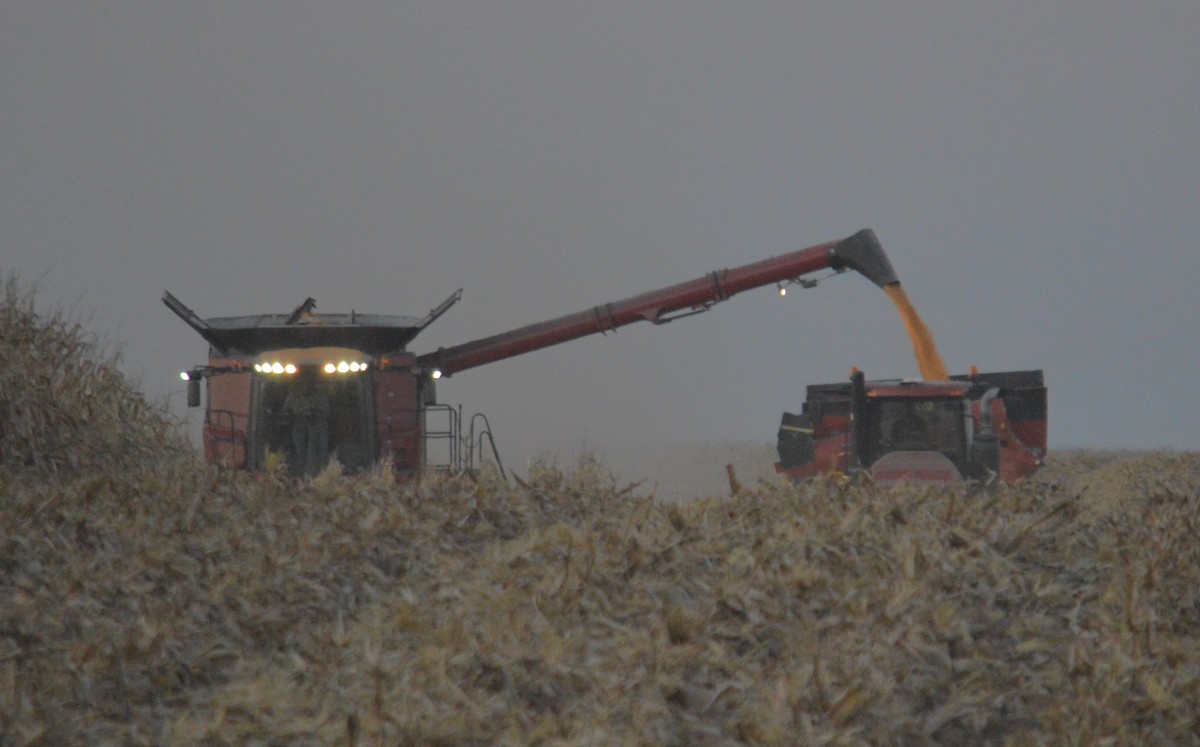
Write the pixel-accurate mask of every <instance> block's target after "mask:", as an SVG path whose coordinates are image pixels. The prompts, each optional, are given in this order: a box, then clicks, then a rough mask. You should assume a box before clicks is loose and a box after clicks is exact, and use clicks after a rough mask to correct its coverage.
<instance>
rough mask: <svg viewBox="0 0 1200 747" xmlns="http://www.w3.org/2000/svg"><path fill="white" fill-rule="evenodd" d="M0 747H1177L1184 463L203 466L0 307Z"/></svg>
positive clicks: (63, 324)
mask: <svg viewBox="0 0 1200 747" xmlns="http://www.w3.org/2000/svg"><path fill="white" fill-rule="evenodd" d="M0 354H3V356H4V357H3V359H2V360H3V361H4V364H3V365H4V368H3V369H0V427H2V431H0V446H2V451H0V744H5V745H58V744H131V745H137V744H147V745H157V744H196V745H226V744H238V745H243V744H256V745H285V744H286V745H306V744H312V745H334V744H336V745H475V744H480V745H483V744H511V745H524V744H563V745H583V744H597V745H608V744H668V745H669V744H679V745H695V744H714V745H721V744H814V745H857V744H872V745H923V744H982V745H1031V744H1032V745H1037V744H1045V745H1063V744H1066V745H1109V744H1111V745H1118V744H1119V745H1137V744H1145V745H1160V744H1200V737H1197V732H1200V719H1198V717H1197V714H1200V641H1198V640H1197V637H1198V635H1200V526H1198V521H1200V519H1198V517H1200V455H1196V454H1181V453H1168V452H1159V453H1101V452H1074V453H1066V454H1062V455H1059V456H1057V457H1056V458H1054V459H1053V460H1052V462H1051V463H1050V464H1049V465H1048V467H1047V468H1046V469H1045V470H1044V471H1043V472H1042V473H1040V474H1039V475H1038V479H1037V480H1036V481H1030V482H1027V483H1024V484H1020V485H1017V486H1010V487H1000V488H998V489H996V490H994V491H991V492H983V491H969V490H951V489H920V490H907V491H905V490H899V491H891V492H886V491H882V490H878V489H876V488H875V487H873V486H871V485H869V484H842V483H840V482H837V481H829V482H815V483H809V484H803V485H791V484H780V483H773V482H766V481H760V482H759V483H758V484H757V485H746V486H734V485H731V490H730V491H729V492H726V493H722V494H720V495H700V496H696V497H695V499H694V500H691V501H687V502H682V503H670V502H664V501H659V500H656V499H655V497H654V496H653V495H652V494H651V495H646V494H645V493H644V492H643V491H641V490H639V486H637V485H633V484H630V485H626V484H623V481H622V480H619V479H617V477H616V476H614V475H613V474H612V472H611V470H609V469H607V468H606V467H605V466H604V465H603V464H602V463H600V462H599V461H598V460H597V459H596V458H594V457H589V456H587V455H584V456H582V457H580V458H579V461H578V462H577V463H576V464H574V465H572V466H570V467H568V468H565V469H564V468H559V467H558V466H556V465H553V464H545V463H542V464H535V465H533V466H532V467H530V468H529V469H528V470H527V471H526V473H525V474H524V475H522V476H521V477H520V478H519V479H517V480H514V481H512V482H505V481H502V480H501V479H500V478H499V477H498V476H496V475H495V474H492V473H487V472H485V473H482V474H479V475H475V476H473V477H463V478H456V479H440V478H438V479H428V480H424V481H422V482H420V483H416V484H402V483H397V482H396V481H395V480H394V479H393V477H392V475H391V474H390V473H388V472H387V471H386V470H382V469H381V470H376V471H373V472H370V473H368V474H360V475H355V476H346V475H342V474H340V473H339V472H337V471H336V470H334V469H330V470H328V471H326V472H325V473H323V474H321V475H319V476H317V477H315V478H313V479H309V480H297V479H294V478H291V477H288V476H286V475H285V474H283V473H281V472H271V473H267V474H263V475H248V474H245V473H238V472H231V471H225V470H221V469H218V468H215V467H208V466H206V465H203V464H201V463H200V462H199V461H198V460H197V458H196V457H195V456H194V455H193V454H192V453H191V451H189V450H188V449H187V448H186V446H185V445H184V443H185V442H184V439H183V438H182V437H181V436H180V435H179V434H178V433H177V432H176V427H175V426H174V425H173V424H172V423H171V421H170V418H168V417H167V416H166V415H165V414H164V413H162V412H160V411H159V410H157V409H156V408H155V407H152V406H150V405H148V404H147V403H146V402H145V401H144V400H143V399H142V398H141V397H140V395H139V394H138V393H137V391H136V389H135V388H133V387H131V386H130V385H129V384H128V383H127V382H125V381H124V379H123V378H122V377H121V376H120V374H119V373H118V372H117V369H116V365H115V363H116V362H115V360H114V359H113V357H112V356H105V355H104V354H103V352H102V351H99V350H97V349H96V345H95V344H94V342H91V341H89V338H88V336H87V335H86V333H85V331H84V330H83V329H82V327H81V325H79V324H76V323H72V322H69V321H67V320H65V319H63V318H62V317H61V316H59V315H40V314H38V313H37V311H36V310H35V309H34V304H33V299H32V297H31V294H29V293H27V292H23V291H21V290H20V288H19V287H18V285H17V284H16V283H14V282H11V281H10V282H9V283H8V285H7V287H6V290H5V296H4V298H3V306H2V307H0Z"/></svg>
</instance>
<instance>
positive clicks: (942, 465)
mask: <svg viewBox="0 0 1200 747" xmlns="http://www.w3.org/2000/svg"><path fill="white" fill-rule="evenodd" d="M967 390H968V388H967V387H965V386H963V385H961V384H950V383H943V382H930V383H926V382H901V383H898V384H894V385H880V386H870V387H867V386H864V387H863V391H862V395H861V398H860V400H859V403H858V404H859V407H858V408H856V411H855V413H854V416H855V417H854V421H855V422H856V423H857V424H858V425H859V426H860V429H861V431H862V433H861V436H860V438H859V439H858V449H857V450H856V451H857V457H858V463H859V466H860V467H861V468H864V469H867V470H868V471H870V473H871V476H872V477H873V478H874V480H875V482H876V483H880V484H892V483H895V482H899V481H901V480H907V481H908V482H911V483H919V484H924V483H945V482H958V481H960V480H961V479H962V478H963V476H964V475H968V474H972V472H973V471H974V470H973V467H972V464H971V441H970V434H971V429H970V427H969V423H968V422H967V421H968V419H969V418H970V408H969V407H968V405H967V400H966V395H967Z"/></svg>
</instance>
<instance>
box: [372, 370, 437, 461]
mask: <svg viewBox="0 0 1200 747" xmlns="http://www.w3.org/2000/svg"><path fill="white" fill-rule="evenodd" d="M373 378H374V383H375V386H374V389H375V431H376V436H377V439H378V444H379V458H381V459H383V460H385V461H390V462H391V463H392V465H393V466H394V467H395V468H396V469H397V470H401V471H409V470H419V469H420V468H421V466H422V461H423V454H422V448H423V446H424V439H423V438H422V434H421V401H420V391H419V386H418V383H417V376H416V374H414V373H413V372H412V371H410V370H408V369H389V370H377V371H375V373H374V374H373Z"/></svg>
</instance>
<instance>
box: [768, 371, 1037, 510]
mask: <svg viewBox="0 0 1200 747" xmlns="http://www.w3.org/2000/svg"><path fill="white" fill-rule="evenodd" d="M778 448H779V462H778V463H777V464H776V465H775V469H776V471H777V472H779V473H781V474H784V475H787V476H788V477H791V478H793V479H805V478H812V477H817V476H820V475H827V474H831V473H835V472H840V473H846V474H856V473H861V472H866V473H868V474H870V476H871V478H872V479H873V480H874V481H875V482H876V483H877V484H880V485H884V486H890V485H895V484H898V483H901V482H907V483H909V484H914V485H929V484H949V483H957V482H960V481H963V480H977V481H980V482H985V483H987V482H992V481H994V480H996V479H1000V480H1003V481H1006V482H1011V481H1013V480H1017V479H1020V478H1022V477H1027V476H1028V475H1031V474H1033V473H1034V472H1035V471H1036V470H1037V469H1038V468H1039V467H1040V466H1041V464H1042V459H1043V457H1044V456H1045V454H1046V386H1045V381H1044V377H1043V375H1042V372H1041V371H1005V372H996V373H971V374H968V375H965V376H952V377H951V378H950V381H940V382H910V381H899V380H891V381H866V380H865V378H864V376H863V374H862V372H860V371H855V372H854V373H853V374H852V375H851V377H850V381H848V382H845V383H841V384H817V385H813V386H809V387H808V397H807V400H806V401H805V402H804V407H803V410H802V411H801V413H800V414H798V415H797V414H793V413H784V414H783V421H782V423H781V424H780V428H779V445H778Z"/></svg>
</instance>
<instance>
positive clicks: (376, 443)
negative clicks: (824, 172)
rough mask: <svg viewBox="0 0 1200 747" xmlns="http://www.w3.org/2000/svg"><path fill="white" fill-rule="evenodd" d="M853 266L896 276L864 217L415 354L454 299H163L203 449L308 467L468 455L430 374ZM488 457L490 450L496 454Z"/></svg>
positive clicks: (478, 443) (246, 464)
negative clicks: (683, 276) (229, 303)
mask: <svg viewBox="0 0 1200 747" xmlns="http://www.w3.org/2000/svg"><path fill="white" fill-rule="evenodd" d="M825 269H829V270H833V271H835V272H841V271H844V270H846V269H852V270H855V271H857V272H859V273H861V274H863V275H865V276H866V277H867V278H869V279H870V280H871V281H872V282H874V283H876V284H877V285H879V286H880V287H884V286H886V285H889V284H891V283H895V282H898V281H897V280H896V275H895V273H894V272H893V270H892V267H891V263H890V262H889V261H888V259H887V256H886V255H885V254H884V252H883V249H882V247H880V245H879V242H878V240H877V239H876V238H875V234H874V233H873V232H872V231H870V230H869V229H866V230H863V231H860V232H858V233H856V234H855V235H853V236H851V237H849V238H847V239H842V240H839V241H831V242H828V243H825V244H819V245H817V246H813V247H809V248H807V249H801V250H799V251H795V252H791V253H789V254H784V255H782V256H779V257H773V258H771V259H766V260H762V261H760V262H755V263H753V264H748V265H744V266H742V267H737V268H734V269H729V270H719V271H717V272H712V273H709V274H707V275H705V276H703V277H700V278H697V279H695V280H692V281H689V282H686V283H680V284H678V285H673V286H670V287H667V288H662V289H660V290H656V291H651V292H649V293H643V294H641V295H638V296H633V297H632V298H627V299H625V300H623V301H616V302H613V303H608V304H603V305H601V306H596V307H593V308H589V309H585V310H583V311H580V312H577V313H574V314H568V315H566V316H562V317H558V318H555V319H550V320H547V321H543V322H538V323H536V324H531V325H529V326H526V327H521V328H519V329H515V330H511V331H509V332H504V333H501V334H498V335H494V336H492V337H485V338H482V339H479V340H475V341H473V342H468V343H465V344H463V345H457V346H454V347H450V348H440V349H438V350H435V351H433V352H431V353H426V354H424V355H416V354H414V353H410V352H409V351H408V349H407V346H408V344H409V343H410V342H411V341H412V340H413V339H414V338H415V337H416V336H417V335H418V334H419V333H420V332H421V331H422V330H424V329H425V327H427V326H428V325H429V324H430V323H432V322H433V321H434V320H435V319H437V318H438V317H439V316H441V315H442V314H443V313H444V312H445V311H446V310H447V309H449V308H450V306H452V305H453V304H454V303H455V301H457V300H458V298H459V296H460V294H461V291H459V292H458V293H455V294H453V295H452V296H450V297H449V298H448V299H446V301H445V302H443V303H442V304H441V305H440V306H438V307H437V308H435V309H433V310H432V311H430V312H429V314H427V315H425V316H424V317H423V318H421V319H415V318H411V317H400V316H380V315H367V314H357V313H354V312H351V313H350V314H317V313H314V311H313V309H314V308H315V302H314V301H313V299H311V298H309V299H307V300H306V301H305V302H304V303H302V304H301V305H300V306H298V307H297V308H296V309H295V310H294V311H292V312H291V313H290V314H261V315H255V316H239V317H218V318H211V319H202V318H200V317H199V316H197V315H196V314H195V313H194V312H192V310H191V309H189V308H188V307H187V306H184V305H183V304H182V303H181V302H180V301H179V300H178V299H176V298H175V297H174V296H172V295H171V294H170V293H164V295H163V302H164V303H165V304H166V305H167V306H168V307H169V308H170V309H171V310H172V311H174V312H175V313H176V314H177V315H178V316H179V317H180V318H181V319H183V320H184V321H185V322H186V323H187V324H188V325H189V326H191V327H192V329H194V330H195V331H196V332H197V333H199V334H200V336H201V337H203V338H204V339H205V340H206V341H207V342H208V344H209V356H208V363H207V365H204V366H198V367H196V368H193V369H191V370H190V371H186V372H184V373H183V375H182V377H183V379H184V380H185V381H187V382H188V404H189V406H193V407H197V406H199V405H200V386H201V382H202V381H207V383H208V403H207V408H206V410H205V418H204V426H203V441H204V454H205V458H206V459H207V460H208V461H209V462H211V463H224V464H228V465H231V466H234V467H237V468H243V469H249V470H263V469H266V468H268V467H269V466H270V465H271V464H272V463H273V462H281V463H286V464H287V466H288V467H289V469H290V470H291V471H292V472H293V473H294V474H297V475H300V474H309V475H311V474H315V473H316V472H318V471H320V470H321V469H323V468H324V467H325V466H326V465H327V464H328V463H329V462H330V460H332V459H335V458H336V459H337V461H339V462H340V463H341V465H342V466H343V467H344V468H345V469H346V470H347V471H355V470H361V469H364V468H366V467H368V466H370V465H371V464H374V463H376V462H378V461H380V460H383V461H387V462H390V463H391V464H392V465H393V466H394V468H395V469H396V470H397V472H399V473H400V474H402V475H406V474H413V473H415V472H417V471H419V470H422V469H428V468H438V469H448V470H455V469H461V468H464V467H469V466H471V465H472V464H473V463H474V461H475V458H476V455H477V454H478V456H480V457H482V455H483V452H484V448H485V446H490V447H491V452H492V455H493V456H495V446H494V443H493V442H492V441H491V434H490V428H489V427H488V425H487V420H486V419H485V418H482V416H475V417H473V418H471V419H470V420H469V421H468V422H467V423H466V424H465V425H464V423H463V418H462V412H461V409H455V408H451V407H449V406H447V405H439V404H437V399H436V396H435V382H436V380H437V379H439V378H441V377H442V376H449V375H451V374H454V373H457V372H460V371H464V370H466V369H469V368H474V367H476V366H481V365H484V364H485V363H491V362H493V361H498V360H502V359H504V358H509V357H512V356H515V355H521V354H523V353H527V352H531V351H534V350H538V349H541V348H545V347H549V346H551V345H557V344H559V343H561V342H566V341H567V340H572V339H575V338H578V337H583V336H585V335H590V334H593V333H596V332H605V331H607V330H611V329H616V328H618V327H621V326H624V325H627V324H632V323H633V322H638V321H649V322H653V323H654V324H663V323H666V322H669V321H672V320H674V319H678V318H680V317H683V316H689V315H692V314H697V313H700V312H703V311H707V310H708V309H709V308H710V307H711V306H713V305H714V304H716V303H718V302H720V301H724V300H726V299H728V298H730V297H731V296H733V295H734V294H736V293H740V292H742V291H744V290H749V289H751V288H757V287H760V286H764V285H770V284H779V286H780V288H781V289H783V287H784V285H785V284H786V283H789V282H792V281H795V282H801V283H803V284H804V285H812V284H813V283H814V282H815V281H814V280H813V279H811V278H804V276H806V275H809V274H810V273H814V272H816V271H818V270H825ZM496 461H497V462H499V460H498V458H497V460H496Z"/></svg>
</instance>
